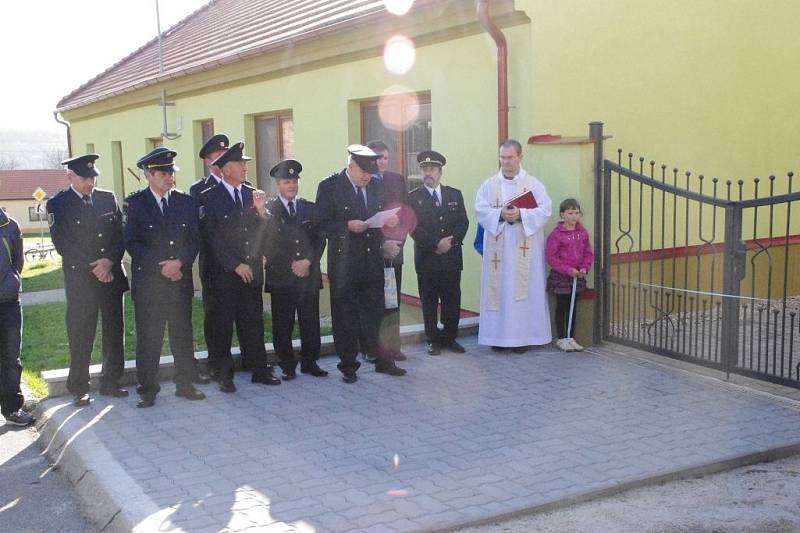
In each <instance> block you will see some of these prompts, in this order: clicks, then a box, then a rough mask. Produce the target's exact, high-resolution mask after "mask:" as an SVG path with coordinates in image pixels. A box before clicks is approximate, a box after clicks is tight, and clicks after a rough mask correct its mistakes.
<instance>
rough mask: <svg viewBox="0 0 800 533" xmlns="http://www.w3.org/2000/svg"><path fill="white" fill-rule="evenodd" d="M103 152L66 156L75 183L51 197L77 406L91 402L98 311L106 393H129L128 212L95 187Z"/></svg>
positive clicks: (70, 388)
mask: <svg viewBox="0 0 800 533" xmlns="http://www.w3.org/2000/svg"><path fill="white" fill-rule="evenodd" d="M99 157H100V156H98V155H97V154H87V155H82V156H79V157H74V158H72V159H68V160H66V161H62V162H61V164H62V165H66V166H67V169H68V171H69V172H68V175H67V179H69V182H70V186H69V188H68V189H64V190H63V191H61V192H59V193H58V194H57V195H55V196H54V197H53V198H52V199H50V200H49V201H48V202H47V213H48V218H49V224H50V235H51V236H52V239H53V245H54V246H55V247H56V251H58V253H59V254H61V257H62V265H61V268H62V269H63V271H64V289H65V292H66V297H67V311H66V323H67V337H68V339H69V353H70V365H69V377H68V378H67V390H68V391H69V392H70V393H71V394H72V395H73V396H74V397H75V398H74V403H75V405H76V406H84V405H88V404H89V402H90V401H91V398H90V397H89V363H90V360H91V356H92V346H93V345H94V336H95V330H96V329H97V313H98V310H99V311H100V314H101V316H102V324H103V372H102V374H101V376H100V394H103V395H109V396H114V397H117V398H122V397H125V396H127V395H128V391H127V390H125V389H122V388H120V386H119V380H120V379H121V378H122V373H123V370H124V365H125V341H124V337H123V315H122V294H123V293H124V292H125V291H127V290H128V279H127V278H126V277H125V273H124V272H123V270H122V265H121V263H120V261H121V260H122V255H123V254H124V252H125V247H124V244H123V242H122V214H121V212H120V210H119V206H117V200H116V198H115V197H114V193H113V192H111V191H106V190H102V189H98V188H96V187H95V180H96V178H97V176H98V175H99V173H98V170H97V166H96V165H95V162H96V161H97V159H98V158H99Z"/></svg>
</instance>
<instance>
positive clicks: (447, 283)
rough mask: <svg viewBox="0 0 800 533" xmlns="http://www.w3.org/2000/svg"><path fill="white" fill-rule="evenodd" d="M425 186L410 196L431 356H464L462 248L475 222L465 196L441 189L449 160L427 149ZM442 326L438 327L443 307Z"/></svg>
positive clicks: (423, 160) (419, 159)
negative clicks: (461, 334) (459, 339)
mask: <svg viewBox="0 0 800 533" xmlns="http://www.w3.org/2000/svg"><path fill="white" fill-rule="evenodd" d="M417 162H419V165H420V169H421V170H422V177H423V181H424V185H423V186H422V187H417V188H416V189H414V190H413V191H411V192H410V193H409V195H408V198H409V202H410V203H411V207H412V208H413V209H414V211H415V212H416V214H417V226H416V228H415V229H414V231H413V232H412V234H411V236H412V237H413V238H414V266H415V267H416V270H417V283H418V286H419V293H420V299H421V300H422V316H423V320H424V322H425V336H426V337H427V338H428V354H430V355H439V354H440V353H441V350H442V349H446V350H449V351H451V352H455V353H464V351H465V350H464V347H463V346H461V345H460V344H459V343H458V342H457V341H456V335H457V334H458V318H459V314H460V311H461V270H462V268H463V263H462V257H461V245H462V241H463V240H464V236H465V235H466V234H467V228H468V227H469V219H467V212H466V209H465V208H464V198H463V197H462V195H461V191H459V190H458V189H454V188H453V187H448V186H446V185H442V184H441V179H442V167H443V166H444V165H445V163H446V162H447V160H446V159H445V157H444V156H443V155H442V154H440V153H439V152H435V151H433V150H426V151H423V152H420V153H419V155H418V156H417ZM440 303H441V306H442V315H441V322H442V324H443V325H444V329H443V330H440V329H439V328H438V323H439V318H438V317H437V314H438V307H439V304H440Z"/></svg>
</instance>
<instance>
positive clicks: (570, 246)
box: [546, 198, 594, 352]
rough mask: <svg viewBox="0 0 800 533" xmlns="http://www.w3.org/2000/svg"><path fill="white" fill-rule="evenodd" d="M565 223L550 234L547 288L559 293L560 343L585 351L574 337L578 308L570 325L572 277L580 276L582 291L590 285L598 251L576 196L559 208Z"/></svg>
mask: <svg viewBox="0 0 800 533" xmlns="http://www.w3.org/2000/svg"><path fill="white" fill-rule="evenodd" d="M558 211H559V216H560V217H561V222H559V223H558V224H557V225H556V227H555V228H553V231H552V232H550V235H548V236H547V249H546V252H547V263H548V264H549V265H550V269H551V270H550V275H549V276H548V277H547V290H550V291H553V293H555V295H556V317H555V318H556V330H557V331H558V340H557V341H556V346H558V347H559V348H560V349H562V350H564V351H565V352H572V351H579V350H583V346H581V345H580V344H578V343H577V342H575V339H573V338H572V335H573V332H574V331H575V311H574V310H573V313H572V329H571V330H570V331H567V328H568V326H569V308H570V300H571V297H572V280H573V279H574V278H577V284H576V288H575V292H576V294H579V293H580V292H581V291H583V290H584V289H585V288H586V273H587V272H589V269H590V268H591V266H592V261H593V259H594V254H592V245H591V243H590V242H589V233H588V232H587V231H586V228H584V227H583V226H582V225H581V222H580V221H581V215H582V213H581V205H580V204H579V203H578V201H577V200H575V199H574V198H567V199H566V200H564V201H563V202H561V205H560V206H559V208H558Z"/></svg>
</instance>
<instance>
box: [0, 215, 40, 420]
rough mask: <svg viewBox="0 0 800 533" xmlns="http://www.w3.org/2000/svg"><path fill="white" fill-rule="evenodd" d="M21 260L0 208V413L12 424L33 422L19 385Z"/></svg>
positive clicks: (17, 240)
mask: <svg viewBox="0 0 800 533" xmlns="http://www.w3.org/2000/svg"><path fill="white" fill-rule="evenodd" d="M23 262H24V258H23V255H22V235H21V234H20V231H19V224H17V221H16V220H14V219H13V218H11V217H9V216H8V215H6V213H5V212H4V211H3V210H2V209H0V412H2V414H3V416H4V417H5V419H6V424H10V425H12V426H30V425H31V424H33V423H34V422H35V420H34V418H33V417H32V416H31V415H30V414H28V413H27V412H26V411H25V410H24V409H23V408H22V405H23V403H24V402H25V398H24V397H23V396H22V391H21V390H20V386H19V382H20V379H21V378H22V363H20V359H19V353H20V346H21V344H22V342H21V341H22V309H21V308H20V305H19V292H20V278H21V275H22V264H23Z"/></svg>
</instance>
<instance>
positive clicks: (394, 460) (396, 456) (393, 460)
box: [392, 454, 400, 468]
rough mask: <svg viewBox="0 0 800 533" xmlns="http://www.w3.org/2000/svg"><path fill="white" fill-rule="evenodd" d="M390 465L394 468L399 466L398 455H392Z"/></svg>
mask: <svg viewBox="0 0 800 533" xmlns="http://www.w3.org/2000/svg"><path fill="white" fill-rule="evenodd" d="M392 464H393V465H394V467H395V468H397V467H399V466H400V455H398V454H394V457H392Z"/></svg>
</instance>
